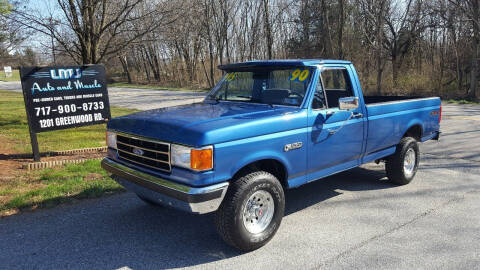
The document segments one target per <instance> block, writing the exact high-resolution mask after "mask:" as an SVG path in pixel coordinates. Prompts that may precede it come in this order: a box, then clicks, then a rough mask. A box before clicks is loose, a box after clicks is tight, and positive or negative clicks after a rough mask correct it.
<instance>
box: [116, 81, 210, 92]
mask: <svg viewBox="0 0 480 270" xmlns="http://www.w3.org/2000/svg"><path fill="white" fill-rule="evenodd" d="M108 86H109V87H123V88H138V89H151V90H169V91H202V92H206V91H208V90H209V89H188V88H173V87H162V86H159V85H154V84H128V83H112V84H109V85H108Z"/></svg>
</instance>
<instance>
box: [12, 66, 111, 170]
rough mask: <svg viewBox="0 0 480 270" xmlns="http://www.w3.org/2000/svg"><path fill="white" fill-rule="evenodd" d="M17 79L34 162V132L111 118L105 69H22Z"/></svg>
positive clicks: (35, 152) (35, 150) (37, 157)
mask: <svg viewBox="0 0 480 270" xmlns="http://www.w3.org/2000/svg"><path fill="white" fill-rule="evenodd" d="M20 76H21V81H22V90H23V99H24V101H25V109H26V112H27V120H28V126H29V130H30V139H31V144H32V152H33V158H34V160H35V161H40V151H39V148H38V140H37V133H39V132H45V131H52V130H59V129H67V128H73V127H80V126H87V125H94V124H101V123H105V122H106V121H108V119H110V104H109V100H108V92H107V87H106V79H105V68H104V67H103V66H101V65H88V66H68V67H22V68H21V69H20Z"/></svg>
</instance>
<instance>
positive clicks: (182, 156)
mask: <svg viewBox="0 0 480 270" xmlns="http://www.w3.org/2000/svg"><path fill="white" fill-rule="evenodd" d="M171 149H172V150H171V151H172V153H171V154H172V165H174V166H178V167H182V168H186V169H191V170H195V171H206V170H211V169H212V168H213V147H212V146H206V147H202V148H192V147H187V146H183V145H178V144H172V146H171Z"/></svg>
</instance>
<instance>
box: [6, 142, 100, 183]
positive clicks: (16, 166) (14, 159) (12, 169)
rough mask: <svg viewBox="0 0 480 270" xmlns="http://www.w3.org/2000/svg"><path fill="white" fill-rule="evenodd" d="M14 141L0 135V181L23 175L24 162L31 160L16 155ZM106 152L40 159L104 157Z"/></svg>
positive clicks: (43, 157) (31, 160) (30, 160)
mask: <svg viewBox="0 0 480 270" xmlns="http://www.w3.org/2000/svg"><path fill="white" fill-rule="evenodd" d="M13 145H14V143H13V142H12V141H10V140H8V139H7V138H5V137H3V136H0V181H5V180H6V181H8V180H10V179H13V178H15V177H18V176H20V175H24V174H25V173H26V172H27V170H26V169H24V168H23V166H24V165H25V164H28V163H31V162H33V158H32V157H30V158H27V157H26V156H25V157H18V155H19V154H20V153H18V152H16V151H15V150H14V149H13ZM105 155H106V152H91V153H77V154H71V155H60V156H44V155H42V156H41V158H40V160H41V161H51V160H74V159H93V158H99V157H104V156H105Z"/></svg>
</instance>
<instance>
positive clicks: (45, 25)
mask: <svg viewBox="0 0 480 270" xmlns="http://www.w3.org/2000/svg"><path fill="white" fill-rule="evenodd" d="M143 2H144V1H143V0H119V1H114V0H78V1H75V0H57V2H56V4H57V7H58V8H59V10H61V12H60V13H58V12H56V13H50V14H48V15H44V14H41V13H40V12H38V10H35V9H32V8H30V9H28V8H22V6H21V5H18V6H17V7H15V8H14V9H13V10H12V12H13V14H14V15H15V16H14V18H15V21H16V22H17V23H18V24H20V25H23V26H25V27H28V28H31V29H34V30H35V31H38V32H40V33H43V34H45V35H47V36H50V37H52V38H53V39H55V40H56V42H57V43H58V44H59V45H60V46H61V47H62V49H63V51H64V52H66V53H68V54H69V55H70V56H71V57H72V58H73V59H75V61H76V62H78V63H83V64H92V63H99V62H101V61H103V60H104V59H105V58H107V57H110V56H114V55H116V54H117V53H119V52H120V51H122V50H123V49H125V48H126V47H127V46H129V45H130V44H131V43H132V42H135V41H136V40H138V39H139V38H141V37H143V36H144V35H145V34H147V33H149V32H151V31H153V30H155V29H157V28H158V27H159V26H161V25H165V24H167V23H169V22H171V21H172V20H173V18H170V17H168V15H170V13H171V12H170V9H169V8H168V5H166V4H164V3H162V2H158V4H153V3H152V4H150V9H149V10H148V11H146V9H137V7H139V6H140V5H141V4H143ZM139 11H146V12H139ZM146 19H149V20H150V21H151V22H152V23H151V24H148V25H145V27H143V28H142V31H135V30H138V29H131V27H132V26H133V25H134V22H136V21H144V20H146ZM165 20H166V21H165ZM126 33H127V34H128V35H125V34H126ZM120 36H122V37H121V38H119V37H120ZM125 36H128V38H127V39H125V38H124V37H125Z"/></svg>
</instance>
